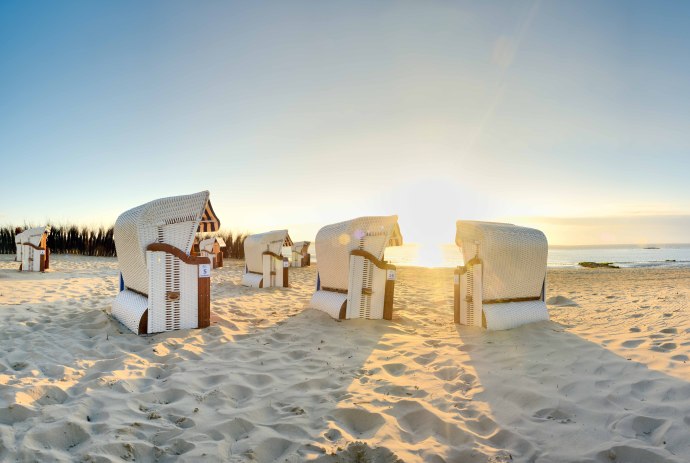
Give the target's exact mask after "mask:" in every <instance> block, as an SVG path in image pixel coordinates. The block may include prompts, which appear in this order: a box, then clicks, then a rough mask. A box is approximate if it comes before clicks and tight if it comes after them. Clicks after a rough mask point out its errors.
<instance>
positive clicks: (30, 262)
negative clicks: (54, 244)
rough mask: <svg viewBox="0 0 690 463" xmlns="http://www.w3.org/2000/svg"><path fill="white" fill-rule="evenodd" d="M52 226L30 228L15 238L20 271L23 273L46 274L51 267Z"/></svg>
mask: <svg viewBox="0 0 690 463" xmlns="http://www.w3.org/2000/svg"><path fill="white" fill-rule="evenodd" d="M49 234H50V226H46V227H36V228H29V229H28V230H24V231H23V232H21V233H19V234H17V235H16V236H15V239H14V242H15V244H16V245H17V256H16V257H15V258H16V259H17V260H18V261H19V262H21V263H20V264H19V270H20V271H23V272H44V271H46V270H47V269H48V268H49V267H50V249H48V235H49Z"/></svg>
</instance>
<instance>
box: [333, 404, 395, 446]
mask: <svg viewBox="0 0 690 463" xmlns="http://www.w3.org/2000/svg"><path fill="white" fill-rule="evenodd" d="M332 419H333V421H335V423H337V424H338V425H340V427H341V428H343V429H345V430H346V431H347V432H348V433H349V434H350V435H352V436H353V437H354V438H357V439H360V438H364V439H366V438H369V437H372V436H373V435H374V434H376V431H378V429H379V428H380V427H381V426H383V424H384V423H385V420H384V419H383V417H382V416H381V415H380V414H378V413H371V412H368V411H366V410H362V409H359V408H339V409H337V410H334V411H333V413H332Z"/></svg>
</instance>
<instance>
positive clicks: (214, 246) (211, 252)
mask: <svg viewBox="0 0 690 463" xmlns="http://www.w3.org/2000/svg"><path fill="white" fill-rule="evenodd" d="M225 248H226V245H225V240H224V239H223V238H221V237H220V236H215V237H213V238H207V239H205V240H201V241H200V242H199V255H200V256H202V257H208V258H209V259H211V263H212V264H213V268H219V267H222V266H223V249H225Z"/></svg>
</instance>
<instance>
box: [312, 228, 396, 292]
mask: <svg viewBox="0 0 690 463" xmlns="http://www.w3.org/2000/svg"><path fill="white" fill-rule="evenodd" d="M391 241H393V242H392V243H391ZM400 244H402V235H401V234H400V228H399V227H398V216H397V215H391V216H381V217H360V218H357V219H353V220H348V221H346V222H340V223H336V224H333V225H327V226H325V227H323V228H322V229H321V230H319V232H318V233H317V235H316V241H315V247H316V255H317V262H316V267H317V270H318V272H319V278H320V279H321V286H322V287H326V288H334V289H342V290H347V289H348V277H349V266H350V252H351V251H353V250H355V249H363V250H365V251H367V252H369V253H371V254H373V255H374V257H376V258H377V259H383V253H384V250H385V249H386V246H389V245H400Z"/></svg>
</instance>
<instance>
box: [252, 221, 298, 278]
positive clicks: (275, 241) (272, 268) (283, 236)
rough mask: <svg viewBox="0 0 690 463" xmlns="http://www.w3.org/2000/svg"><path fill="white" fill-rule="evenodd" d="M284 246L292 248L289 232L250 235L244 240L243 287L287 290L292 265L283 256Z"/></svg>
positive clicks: (278, 231) (275, 231)
mask: <svg viewBox="0 0 690 463" xmlns="http://www.w3.org/2000/svg"><path fill="white" fill-rule="evenodd" d="M283 246H292V240H291V239H290V235H288V231H287V230H274V231H270V232H266V233H258V234H256V235H250V236H248V237H247V239H245V240H244V259H245V267H244V275H243V276H242V285H243V286H250V287H252V288H270V287H272V286H282V287H283V288H287V287H288V286H289V282H288V267H289V265H290V263H289V262H288V260H287V258H285V257H283V256H282V254H281V253H282V250H283Z"/></svg>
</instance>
